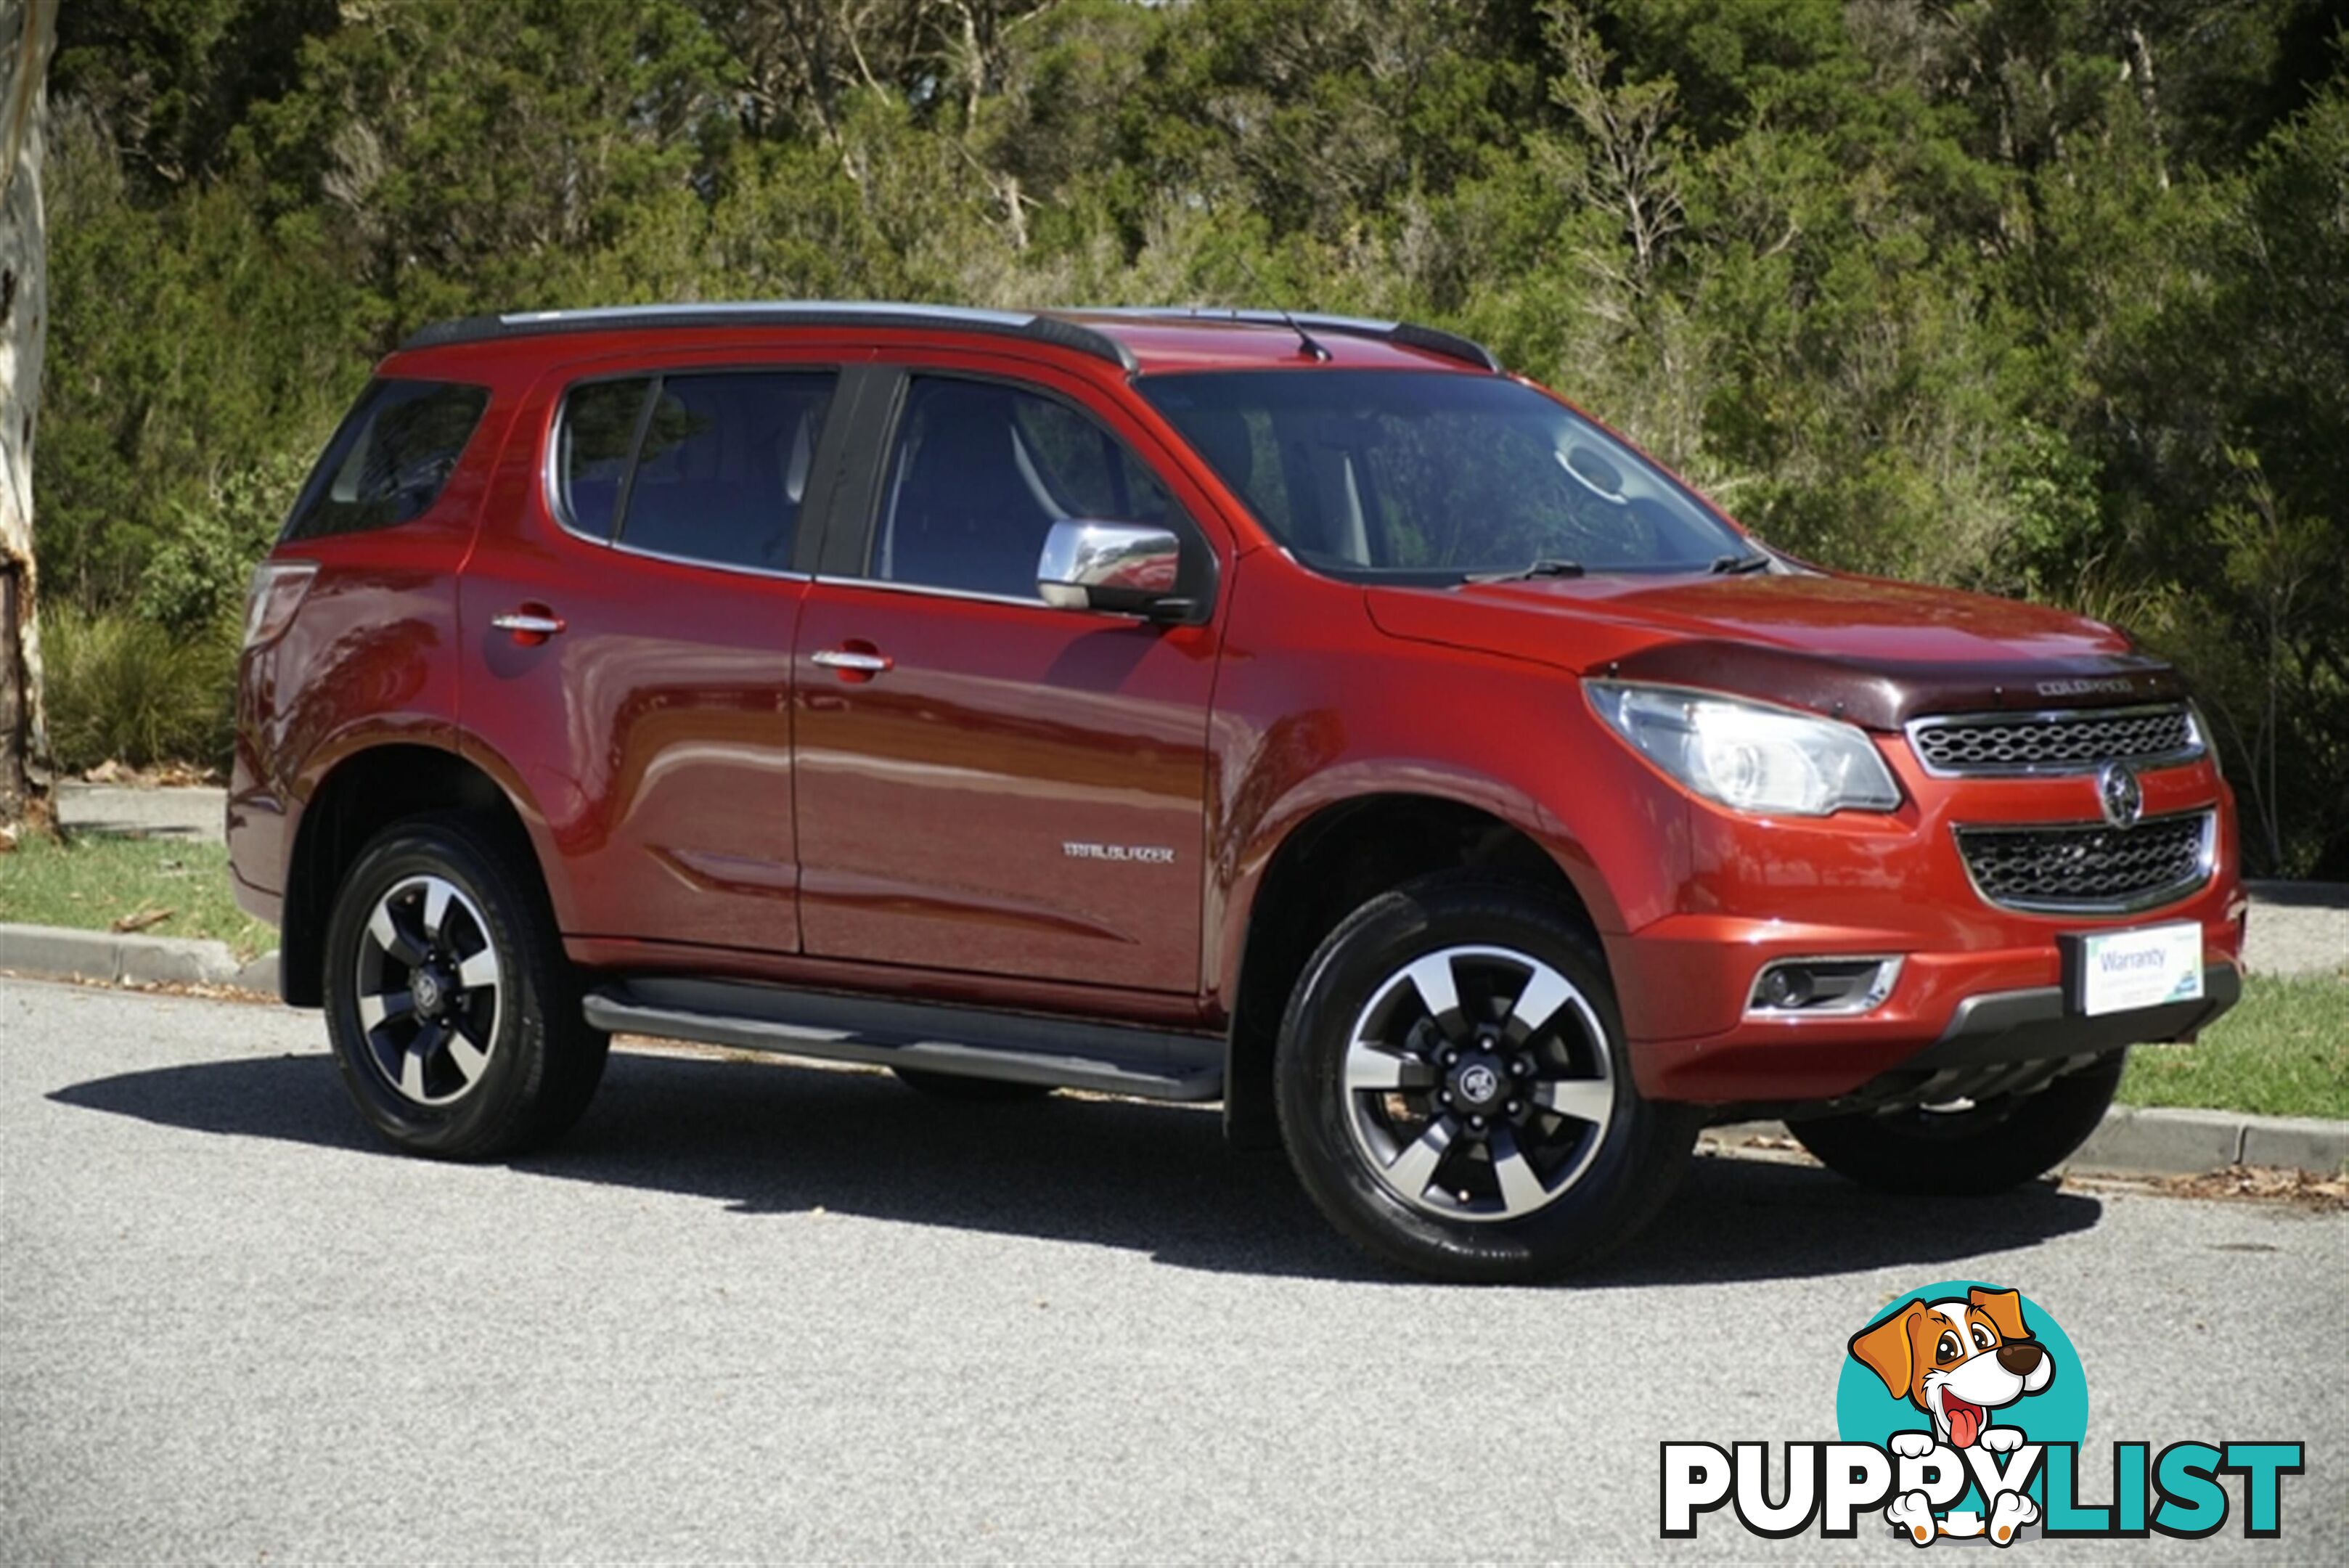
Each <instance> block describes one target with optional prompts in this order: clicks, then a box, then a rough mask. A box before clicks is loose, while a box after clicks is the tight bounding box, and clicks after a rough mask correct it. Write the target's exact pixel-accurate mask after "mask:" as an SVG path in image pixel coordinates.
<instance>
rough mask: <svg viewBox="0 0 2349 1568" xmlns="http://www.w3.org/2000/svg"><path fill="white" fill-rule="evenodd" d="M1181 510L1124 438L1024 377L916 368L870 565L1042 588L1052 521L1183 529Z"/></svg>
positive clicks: (907, 576) (877, 572)
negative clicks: (1040, 564) (918, 373)
mask: <svg viewBox="0 0 2349 1568" xmlns="http://www.w3.org/2000/svg"><path fill="white" fill-rule="evenodd" d="M1179 516H1180V513H1179V509H1178V508H1177V507H1176V506H1175V504H1174V500H1173V499H1172V497H1170V496H1169V495H1168V494H1167V493H1166V489H1165V487H1164V485H1162V484H1160V483H1158V481H1157V479H1156V478H1155V477H1154V476H1153V475H1152V474H1151V472H1150V471H1149V470H1148V469H1146V468H1144V467H1143V465H1142V463H1141V462H1140V460H1138V459H1137V458H1135V457H1134V455H1133V453H1132V452H1129V451H1128V450H1127V449H1126V447H1125V444H1124V443H1123V441H1119V440H1118V439H1117V438H1116V437H1115V436H1113V435H1112V434H1111V433H1110V432H1109V431H1106V430H1104V429H1102V427H1101V426H1100V425H1099V424H1096V423H1095V422H1094V421H1092V420H1091V419H1089V418H1088V417H1086V416H1085V415H1084V414H1081V413H1080V412H1078V411H1077V410H1075V409H1072V408H1071V407H1070V406H1069V405H1067V404H1066V403H1063V402H1061V401H1059V400H1056V399H1052V398H1048V397H1045V396H1042V395H1041V394H1040V393H1035V392H1030V391H1023V390H1021V389H1019V388H1017V387H1009V386H1002V385H999V384H996V383H993V382H987V381H969V380H958V379H952V378H948V377H916V378H915V379H914V381H913V383H912V385H911V386H910V387H909V388H908V389H907V390H906V394H905V408H904V411H903V412H902V413H901V414H900V416H899V418H898V421H897V436H896V442H895V450H894V451H893V452H892V453H891V456H890V462H889V477H888V480H887V483H885V486H884V488H883V491H882V506H881V519H880V526H879V528H878V529H877V530H876V531H875V533H874V542H873V554H872V561H871V572H872V575H873V576H875V577H878V578H880V579H881V580H883V581H885V582H893V583H917V584H920V585H922V586H924V587H937V588H952V589H956V590H957V591H959V592H963V593H978V594H994V595H999V596H1003V597H1013V598H1034V597H1036V563H1037V557H1038V556H1040V555H1041V554H1042V553H1043V548H1044V537H1045V535H1047V534H1049V533H1050V532H1051V528H1052V524H1055V523H1058V522H1061V521H1063V520H1066V519H1071V518H1083V519H1087V520H1091V521H1095V522H1118V523H1147V524H1157V525H1160V526H1164V527H1167V528H1172V529H1174V530H1175V531H1176V532H1177V533H1178V534H1180V533H1182V532H1183V531H1184V530H1183V527H1182V525H1181V524H1179V523H1178V518H1179Z"/></svg>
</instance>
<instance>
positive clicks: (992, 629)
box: [794, 369, 1215, 993]
mask: <svg viewBox="0 0 2349 1568" xmlns="http://www.w3.org/2000/svg"><path fill="white" fill-rule="evenodd" d="M1073 392H1074V389H1073V387H1066V386H1055V385H1053V384H1052V381H1051V378H1050V373H1049V372H1045V371H1041V370H1039V371H1038V372H1036V374H1035V379H1030V380H1023V381H1019V382H1014V381H1009V380H1004V379H987V378H982V377H978V376H975V375H971V374H968V373H957V372H950V371H947V370H944V369H922V370H916V371H913V372H912V373H910V374H909V375H907V377H906V379H905V381H904V383H903V385H902V386H901V387H900V388H899V389H897V395H896V397H895V399H894V400H892V402H891V403H889V404H887V405H885V406H893V407H894V408H895V410H896V411H895V415H894V418H893V420H892V423H891V427H890V431H889V434H888V438H887V440H886V441H885V442H884V443H883V445H882V447H881V449H880V452H879V456H878V460H877V462H876V464H875V465H874V470H873V472H872V474H871V475H870V477H869V478H868V480H867V489H868V491H869V504H867V505H866V506H865V507H864V516H863V517H861V518H859V519H857V521H858V522H860V523H861V524H862V526H861V527H860V528H858V530H857V533H858V537H857V541H856V544H857V546H858V547H857V548H856V549H855V550H854V551H853V552H851V555H852V556H853V557H854V564H853V566H852V570H851V572H850V574H849V575H847V576H843V577H841V578H834V577H831V576H819V578H818V580H817V581H816V582H815V584H814V585H813V586H812V587H811V588H810V589H809V593H808V598H807V602H806V606H805V607H804V609H803V610H802V615H801V618H800V629H799V637H798V639H797V645H796V654H795V659H794V679H795V682H796V691H797V694H798V695H797V701H798V705H799V706H798V732H797V737H796V742H795V753H794V755H795V774H796V781H797V785H798V792H799V836H800V867H801V869H800V909H801V921H802V930H803V932H804V940H805V944H806V950H807V951H808V952H809V953H810V954H812V955H820V956H830V957H837V958H843V959H857V960H864V961H875V962H882V963H888V964H899V965H916V966H921V967H925V968H934V969H952V970H964V971H977V972H981V973H988V974H1001V975H1012V976H1019V977H1023V978H1030V979H1042V980H1056V981H1083V982H1090V983H1094V984H1100V985H1106V986H1115V987H1119V988H1123V989H1128V990H1150V991H1162V992H1185V993H1188V992H1196V990H1197V988H1198V983H1199V921H1200V900H1201V897H1202V889H1203V887H1204V876H1203V872H1204V867H1203V866H1202V864H1201V855H1202V851H1203V846H1204V841H1205V824H1206V776H1207V771H1206V741H1207V712H1208V701H1209V698H1210V696H1211V692H1212V684H1213V680H1214V673H1215V628H1214V627H1213V626H1212V625H1211V624H1195V625H1181V626H1158V625H1152V624H1148V623H1146V622H1143V621H1141V620H1137V619H1135V618H1131V617H1124V616H1117V615H1108V614H1101V613H1095V612H1091V611H1071V610H1064V609H1055V608H1051V607H1048V606H1046V605H1045V604H1044V603H1043V602H1042V600H1041V599H1040V598H1039V597H1037V593H1036V586H1035V578H1036V562H1037V556H1038V555H1039V553H1040V549H1041V547H1042V545H1043V542H1044V535H1045V534H1046V532H1047V531H1048V530H1049V529H1050V526H1051V524H1052V523H1053V522H1055V521H1057V520H1059V519H1061V518H1066V517H1071V516H1082V517H1091V518H1097V519H1105V520H1117V521H1130V522H1143V523H1152V524H1165V525H1168V526H1172V527H1174V528H1175V529H1177V530H1178V532H1180V533H1181V534H1182V535H1184V536H1185V550H1186V552H1196V553H1197V559H1196V561H1195V563H1193V562H1186V572H1188V571H1192V570H1195V571H1196V572H1197V573H1198V574H1199V575H1200V576H1201V578H1202V580H1205V579H1206V577H1207V576H1211V574H1212V570H1213V558H1212V556H1209V555H1208V554H1207V545H1206V540H1205V537H1204V535H1201V534H1200V533H1199V531H1198V530H1197V528H1196V527H1195V525H1194V524H1192V522H1191V521H1190V518H1189V516H1188V515H1187V514H1185V510H1184V508H1183V507H1182V506H1181V505H1180V504H1178V503H1177V502H1176V501H1175V500H1174V498H1173V496H1172V495H1171V494H1170V493H1169V489H1168V487H1167V485H1166V483H1164V482H1163V481H1162V480H1161V479H1160V478H1159V477H1158V476H1157V474H1156V473H1155V472H1154V471H1153V470H1152V468H1151V467H1150V465H1149V464H1147V463H1146V462H1143V459H1142V458H1140V457H1139V456H1137V455H1136V450H1135V448H1134V446H1133V445H1130V444H1128V443H1127V442H1126V441H1122V440H1120V439H1119V437H1118V436H1116V435H1114V434H1112V432H1111V431H1110V430H1108V429H1107V428H1106V427H1105V426H1104V425H1103V424H1102V422H1101V421H1098V420H1096V419H1095V418H1093V417H1092V415H1090V414H1088V413H1086V412H1085V411H1083V410H1081V408H1080V407H1079V406H1078V404H1077V402H1076V400H1075V398H1074V395H1073ZM848 510H853V509H848ZM825 558H826V560H827V562H830V561H832V560H833V559H834V558H835V551H834V549H833V545H832V544H831V543H830V542H827V544H826V546H825Z"/></svg>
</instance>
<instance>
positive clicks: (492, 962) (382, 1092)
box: [325, 817, 609, 1158]
mask: <svg viewBox="0 0 2349 1568" xmlns="http://www.w3.org/2000/svg"><path fill="white" fill-rule="evenodd" d="M325 959H326V977H325V978H326V1020H327V1030H328V1033H329V1034H330V1035H331V1036H332V1038H333V1041H334V1045H335V1054H336V1061H337V1063H338V1064H340V1066H341V1069H342V1075H343V1082H344V1085H345V1086H346V1087H347V1088H348V1089H349V1090H350V1093H351V1097H352V1099H353V1100H354V1101H355V1102H356V1103H357V1106H358V1108H359V1110H360V1113H361V1114H362V1115H363V1116H366V1117H367V1121H368V1122H369V1123H370V1124H371V1125H372V1126H373V1127H375V1128H376V1130H377V1131H378V1132H379V1133H381V1134H382V1135H383V1136H384V1137H386V1138H388V1139H389V1140H390V1141H391V1142H392V1143H394V1144H396V1145H398V1147H401V1148H405V1149H409V1150H410V1151H413V1152H415V1153H419V1154H430V1155H438V1156H441V1157H444V1158H489V1157H492V1156H495V1155H500V1154H506V1153H511V1152H512V1151H514V1150H516V1149H519V1148H522V1147H527V1146H528V1145H530V1144H533V1143H535V1142H538V1141H540V1140H542V1139H544V1138H547V1137H553V1136H554V1135H556V1134H558V1133H560V1132H562V1131H564V1130H565V1129H566V1128H567V1127H570V1125H571V1124H572V1123H573V1122H574V1121H576V1120H577V1119H578V1117H579V1116H580V1115H581V1113H583V1112H584V1111H585V1109H586V1107H587V1102H588V1100H589V1099H590V1098H591V1097H592V1096H593V1095H594V1093H595V1085H596V1084H597V1083H598V1082H599V1081H600V1079H601V1078H602V1076H603V1070H604V1062H605V1054H606V1052H607V1050H608V1046H609V1038H608V1036H605V1035H604V1034H602V1033H599V1032H597V1031H595V1030H591V1029H589V1028H588V1027H587V1026H586V1023H585V1021H584V1019H582V1017H581V1016H580V1012H579V996H578V988H577V983H576V981H575V979H574V976H573V974H572V972H571V969H570V965H569V963H568V962H567V961H565V960H564V956H563V951H562V947H561V944H560V942H559V940H557V939H556V937H555V934H554V920H553V918H552V915H551V913H550V912H549V911H548V910H547V909H546V907H545V897H544V894H543V892H542V891H541V890H540V889H539V888H538V886H537V883H536V880H535V878H534V877H532V876H531V875H530V873H529V871H528V869H527V868H526V867H523V865H522V864H520V863H519V862H518V861H517V859H516V857H514V856H512V854H511V853H510V852H509V851H507V850H506V849H505V848H504V847H503V846H501V845H499V844H498V843H497V842H496V841H495V840H494V839H492V838H491V837H490V836H487V835H485V834H482V833H481V832H480V830H479V829H477V828H475V827H473V826H471V825H470V824H468V823H466V822H465V821H463V820H462V819H460V818H453V817H434V818H422V819H419V820H416V821H413V822H409V823H403V824H400V825H398V826H394V827H392V828H389V829H387V830H386V831H385V832H384V833H383V834H382V835H381V836H378V838H377V839H376V840H375V841H374V842H373V843H372V844H370V845H368V846H367V848H366V849H365V850H363V851H362V852H361V853H360V855H359V857H358V859H357V862H356V863H355V864H354V865H353V866H352V867H351V870H350V872H349V874H348V875H347V877H345V878H344V881H343V886H342V888H341V889H340V891H339V892H338V894H337V896H336V901H335V907H334V911H333V914H332V917H331V919H330V920H329V922H328V926H327V932H326V955H325Z"/></svg>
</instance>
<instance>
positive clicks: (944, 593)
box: [814, 359, 1223, 626]
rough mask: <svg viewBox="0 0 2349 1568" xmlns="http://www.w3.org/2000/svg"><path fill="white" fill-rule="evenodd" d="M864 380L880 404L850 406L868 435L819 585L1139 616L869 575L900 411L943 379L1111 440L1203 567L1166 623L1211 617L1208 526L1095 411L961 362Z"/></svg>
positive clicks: (894, 366)
mask: <svg viewBox="0 0 2349 1568" xmlns="http://www.w3.org/2000/svg"><path fill="white" fill-rule="evenodd" d="M864 369H865V371H866V378H867V379H870V380H871V381H872V382H874V383H878V385H876V386H875V387H874V389H873V392H868V393H867V394H866V396H868V397H871V396H874V394H875V393H877V394H878V396H877V399H876V400H877V401H878V402H879V405H880V406H879V407H877V408H875V409H874V410H873V413H872V416H871V417H867V416H866V415H865V413H864V410H863V409H862V408H859V409H857V410H855V412H856V414H857V416H858V419H857V422H858V424H859V425H860V426H862V427H863V429H864V433H865V434H866V435H867V436H868V437H869V438H870V439H868V440H866V441H864V442H863V443H862V444H861V445H860V447H859V448H858V450H857V451H856V452H854V462H855V468H854V477H853V478H850V477H843V479H842V481H841V490H840V493H839V496H838V498H837V501H836V504H834V506H833V519H832V523H831V525H830V526H829V527H827V529H826V535H825V539H824V545H823V553H822V555H821V556H820V558H819V560H818V562H817V564H816V566H815V567H814V577H815V580H816V581H818V582H836V583H853V584H854V585H855V586H856V587H867V588H879V589H883V590H885V591H886V592H890V593H904V594H926V595H929V596H931V597H936V598H946V599H965V600H968V601H970V602H972V603H976V604H991V605H1016V606H1018V607H1021V608H1023V609H1035V610H1046V611H1049V612H1050V613H1051V614H1053V615H1056V616H1065V615H1092V616H1096V617H1099V618H1103V619H1108V620H1117V621H1127V622H1132V621H1133V620H1135V619H1136V618H1135V617H1134V616H1133V615H1131V614H1128V613H1127V612H1125V611H1123V610H1091V609H1088V610H1070V609H1063V608H1061V607H1059V606H1057V605H1048V604H1046V603H1045V602H1044V601H1043V600H1042V599H1041V598H1040V597H1035V596H1032V595H1031V596H1030V597H1024V598H1022V597H1017V596H1014V595H1011V594H988V593H978V592H976V591H974V590H972V589H969V588H948V587H936V586H934V585H932V584H928V583H901V582H894V581H891V580H889V579H887V578H884V577H876V576H874V575H873V549H874V545H875V543H876V542H877V541H878V540H879V538H880V535H881V506H882V504H883V501H884V499H885V497H884V495H883V492H884V491H885V489H886V488H887V480H888V475H889V469H890V465H891V462H892V460H893V459H894V458H895V454H896V450H897V435H898V431H899V429H900V427H901V426H902V425H903V423H904V421H905V401H906V397H907V394H908V393H909V392H910V391H911V389H912V388H913V385H914V382H915V381H916V379H922V380H943V381H976V382H978V383H980V384H982V385H988V386H998V387H1008V388H1009V389H1012V390H1013V391H1017V392H1024V393H1027V394H1028V395H1030V396H1031V397H1037V398H1042V399H1044V400H1048V401H1050V402H1055V403H1058V404H1060V405H1061V407H1062V408H1064V409H1067V410H1070V411H1071V413H1074V414H1076V415H1077V416H1079V417H1080V418H1081V419H1083V420H1085V421H1087V422H1088V423H1090V424H1092V425H1093V426H1094V427H1095V428H1096V429H1098V430H1100V431H1102V433H1103V434H1104V435H1106V436H1108V437H1109V438H1110V439H1111V440H1112V441H1115V442H1116V443H1117V444H1118V446H1119V448H1120V449H1121V450H1123V452H1125V454H1126V455H1127V456H1128V457H1130V458H1131V459H1133V462H1136V463H1138V464H1140V465H1141V468H1142V471H1143V472H1145V473H1147V474H1149V475H1150V477H1151V478H1152V479H1153V480H1154V481H1155V482H1156V483H1157V484H1158V487H1159V488H1160V489H1162V490H1164V491H1165V492H1166V499H1167V500H1168V501H1169V502H1170V503H1171V504H1173V506H1174V514H1175V516H1176V517H1177V518H1178V519H1179V520H1180V521H1179V524H1178V525H1177V526H1176V527H1175V528H1174V535H1175V536H1176V537H1177V538H1178V539H1180V540H1181V541H1182V542H1183V545H1184V548H1185V550H1186V551H1189V550H1194V549H1195V550H1196V551H1197V552H1198V553H1199V556H1200V559H1201V560H1202V561H1203V562H1204V564H1205V566H1204V570H1203V572H1202V574H1201V576H1202V579H1203V580H1202V581H1201V583H1200V585H1199V591H1198V593H1197V595H1196V596H1195V597H1196V598H1197V600H1198V603H1197V605H1196V607H1195V608H1194V609H1193V610H1192V612H1191V613H1190V614H1189V615H1186V616H1185V617H1183V618H1181V619H1179V620H1169V621H1167V622H1166V623H1164V624H1167V625H1170V626H1201V625H1205V624H1206V622H1207V621H1209V620H1211V619H1212V618H1214V615H1215V609H1216V598H1217V591H1218V589H1219V588H1220V587H1221V586H1222V582H1223V557H1222V556H1218V555H1217V554H1216V547H1215V542H1214V541H1213V540H1212V539H1211V538H1210V537H1209V536H1208V533H1207V530H1206V529H1205V528H1203V527H1201V526H1200V524H1199V521H1198V519H1197V518H1195V517H1194V516H1192V515H1191V508H1190V507H1188V506H1187V505H1185V504H1184V503H1183V500H1182V497H1181V495H1180V494H1179V493H1178V492H1177V489H1176V487H1175V486H1174V484H1173V483H1169V481H1168V480H1167V477H1166V475H1165V473H1164V471H1163V470H1162V469H1161V468H1160V466H1159V465H1158V464H1156V463H1154V462H1150V461H1149V460H1148V459H1146V458H1145V457H1143V454H1142V452H1140V451H1139V450H1137V449H1136V448H1135V446H1134V443H1133V441H1128V440H1127V439H1126V438H1125V437H1124V436H1123V435H1121V434H1119V433H1118V431H1116V430H1115V429H1114V428H1112V426H1111V424H1110V423H1109V421H1106V420H1104V419H1102V417H1101V415H1100V414H1099V413H1097V412H1096V411H1094V410H1092V409H1090V408H1088V407H1086V406H1085V404H1084V402H1083V401H1082V400H1081V399H1077V398H1072V397H1071V396H1069V395H1068V394H1067V393H1066V392H1063V391H1061V389H1058V388H1057V387H1048V386H1045V385H1042V384H1041V383H1040V382H1037V381H1032V380H1030V379H1027V378H1026V377H1023V376H1019V375H1015V374H1011V373H1009V372H1005V371H996V370H975V369H969V368H968V367H965V366H960V365H952V366H940V365H933V364H926V363H924V362H922V361H920V360H913V359H905V360H883V361H878V362H874V363H872V364H870V365H868V366H866V367H864Z"/></svg>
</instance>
